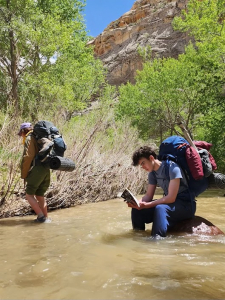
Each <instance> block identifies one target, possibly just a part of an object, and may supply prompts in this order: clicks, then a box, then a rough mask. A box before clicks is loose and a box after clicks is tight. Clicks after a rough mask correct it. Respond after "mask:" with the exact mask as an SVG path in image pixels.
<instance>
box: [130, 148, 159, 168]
mask: <svg viewBox="0 0 225 300" xmlns="http://www.w3.org/2000/svg"><path fill="white" fill-rule="evenodd" d="M150 155H152V156H153V157H154V158H156V157H157V156H156V153H155V151H154V150H153V148H152V147H149V146H143V147H140V148H139V149H138V150H136V151H135V152H134V153H133V156H132V160H133V166H137V165H138V164H139V160H140V159H141V158H147V159H149V156H150Z"/></svg>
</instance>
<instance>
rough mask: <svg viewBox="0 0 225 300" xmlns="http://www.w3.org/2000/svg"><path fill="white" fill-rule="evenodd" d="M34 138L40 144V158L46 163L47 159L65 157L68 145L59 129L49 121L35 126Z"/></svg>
mask: <svg viewBox="0 0 225 300" xmlns="http://www.w3.org/2000/svg"><path fill="white" fill-rule="evenodd" d="M32 134H33V136H34V137H35V139H36V140H37V142H38V146H39V153H38V158H39V159H40V160H41V161H44V160H45V159H46V158H47V157H54V156H61V157H63V156H64V152H65V151H66V144H65V142H64V140H63V138H62V135H61V134H60V133H59V130H58V128H57V127H55V126H54V124H53V123H52V122H49V121H39V122H37V123H36V124H35V125H34V128H33V133H32Z"/></svg>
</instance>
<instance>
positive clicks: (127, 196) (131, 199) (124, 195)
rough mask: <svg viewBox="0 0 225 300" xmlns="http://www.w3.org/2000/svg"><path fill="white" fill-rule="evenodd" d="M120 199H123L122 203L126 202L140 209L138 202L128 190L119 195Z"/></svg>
mask: <svg viewBox="0 0 225 300" xmlns="http://www.w3.org/2000/svg"><path fill="white" fill-rule="evenodd" d="M121 197H122V198H123V199H124V201H126V202H130V203H132V204H134V205H137V206H138V207H140V204H139V201H138V200H137V198H136V197H135V196H134V195H133V194H132V193H131V191H130V190H128V189H125V190H124V191H123V193H122V194H121Z"/></svg>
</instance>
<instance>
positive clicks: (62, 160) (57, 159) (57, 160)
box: [49, 156, 75, 172]
mask: <svg viewBox="0 0 225 300" xmlns="http://www.w3.org/2000/svg"><path fill="white" fill-rule="evenodd" d="M49 167H50V169H53V170H59V171H67V172H72V171H73V170H74V169H75V163H74V162H73V161H72V160H71V159H69V158H66V157H61V156H53V157H51V159H50V161H49Z"/></svg>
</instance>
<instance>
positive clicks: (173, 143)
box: [158, 135, 208, 197]
mask: <svg viewBox="0 0 225 300" xmlns="http://www.w3.org/2000/svg"><path fill="white" fill-rule="evenodd" d="M187 149H189V150H190V144H189V143H188V141H187V140H186V139H185V138H183V137H181V136H177V135H174V136H170V137H168V138H167V139H165V140H164V141H163V142H162V143H161V145H160V147H159V155H158V159H159V160H166V161H167V162H168V163H167V166H168V168H169V161H170V160H172V161H174V162H176V163H177V164H178V165H179V167H180V168H181V169H182V170H183V172H184V174H185V176H186V179H187V182H188V186H189V189H190V191H191V192H193V193H194V195H195V196H196V197H197V196H198V195H199V194H201V193H203V192H204V191H205V190H206V189H207V187H208V180H207V178H206V177H205V176H204V174H203V173H202V176H201V173H200V176H199V177H198V178H199V179H195V178H194V177H193V175H192V172H191V170H190V167H189V166H190V161H189V163H188V162H187V159H186V151H187ZM195 163H196V164H197V162H195V161H193V164H192V166H195ZM197 167H199V166H197ZM199 169H200V168H199ZM200 171H201V170H200Z"/></svg>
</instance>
